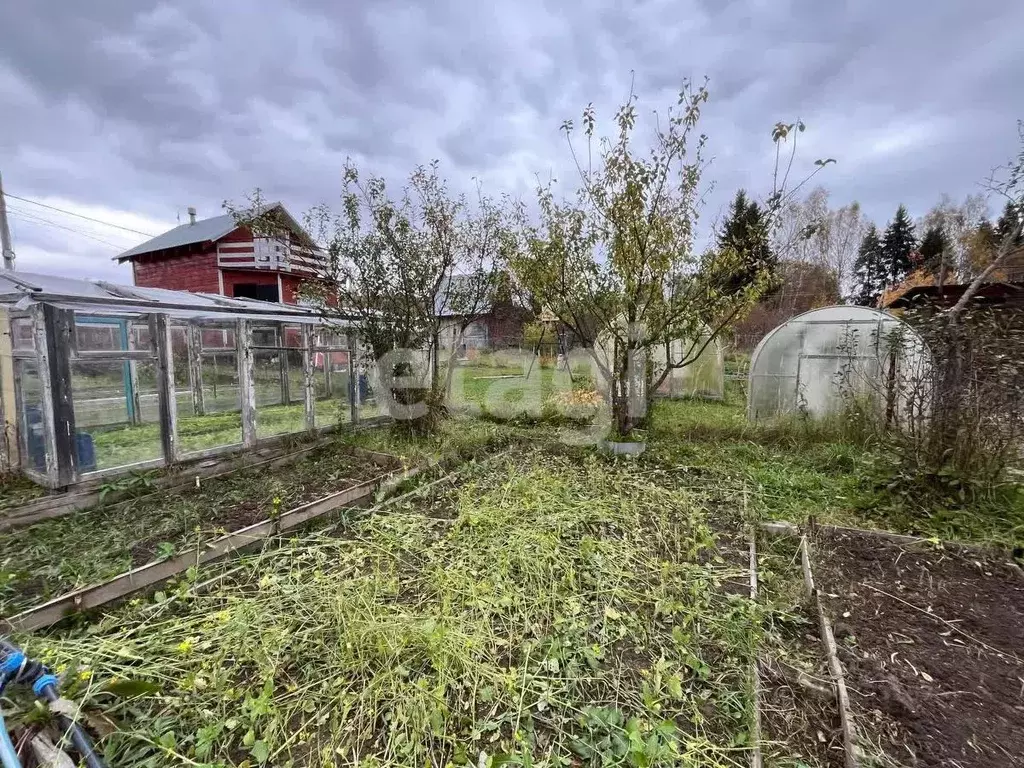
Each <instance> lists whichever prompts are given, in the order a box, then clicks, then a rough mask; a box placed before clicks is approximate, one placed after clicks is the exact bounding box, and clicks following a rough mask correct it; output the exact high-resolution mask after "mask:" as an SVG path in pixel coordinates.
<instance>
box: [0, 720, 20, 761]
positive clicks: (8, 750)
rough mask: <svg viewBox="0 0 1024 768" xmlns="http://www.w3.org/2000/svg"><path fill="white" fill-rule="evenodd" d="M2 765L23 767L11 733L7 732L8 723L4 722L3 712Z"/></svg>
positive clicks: (0, 730) (1, 736) (0, 729)
mask: <svg viewBox="0 0 1024 768" xmlns="http://www.w3.org/2000/svg"><path fill="white" fill-rule="evenodd" d="M0 766H3V768H21V761H20V760H18V754H17V753H16V752H15V751H14V744H12V743H11V737H10V734H8V733H7V725H6V724H5V723H4V716H3V713H2V712H0Z"/></svg>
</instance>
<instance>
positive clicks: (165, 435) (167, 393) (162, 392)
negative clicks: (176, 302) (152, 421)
mask: <svg viewBox="0 0 1024 768" xmlns="http://www.w3.org/2000/svg"><path fill="white" fill-rule="evenodd" d="M149 338H150V343H151V344H152V345H153V353H154V354H155V355H156V387H157V400H158V402H159V406H160V442H161V444H162V446H163V453H164V460H165V461H166V462H167V463H168V464H174V463H176V462H177V461H178V408H177V404H176V403H175V401H174V354H173V352H172V346H171V345H172V342H171V324H170V322H169V321H168V318H167V315H163V314H151V315H150V316H149Z"/></svg>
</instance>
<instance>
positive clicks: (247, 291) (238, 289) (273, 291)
mask: <svg viewBox="0 0 1024 768" xmlns="http://www.w3.org/2000/svg"><path fill="white" fill-rule="evenodd" d="M232 295H233V296H234V297H235V298H236V299H258V300H259V301H280V300H281V299H280V297H279V296H278V294H277V286H276V285H257V284H256V283H235V286H234V293H233V294H232Z"/></svg>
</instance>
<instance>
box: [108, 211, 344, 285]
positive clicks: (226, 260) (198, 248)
mask: <svg viewBox="0 0 1024 768" xmlns="http://www.w3.org/2000/svg"><path fill="white" fill-rule="evenodd" d="M269 211H275V212H276V214H277V220H278V221H279V222H280V223H281V224H282V225H283V229H284V230H286V231H285V232H283V233H282V234H279V235H276V236H274V237H253V234H252V232H250V231H249V229H248V228H246V227H244V226H239V225H238V223H237V222H236V221H235V220H234V218H232V216H231V215H230V214H225V215H223V216H214V217H213V218H212V219H203V220H200V221H197V220H196V217H195V209H194V208H189V222H188V223H187V224H182V225H181V226H178V227H175V228H174V229H172V230H169V231H168V232H164V233H163V234H162V235H159V236H158V237H154V238H153V239H152V240H148V241H147V242H145V243H142V244H141V245H137V246H135V247H134V248H130V249H128V250H127V251H125V252H124V253H122V254H121V255H120V256H118V257H117V261H118V262H119V263H124V262H126V261H129V262H131V265H132V275H133V277H134V280H135V285H139V286H144V287H147V288H170V289H172V290H179V291H192V292H193V293H212V294H219V295H221V296H229V297H238V298H246V299H262V300H264V301H277V302H282V303H285V304H294V303H296V297H297V294H298V290H299V286H300V284H301V283H302V282H303V281H304V280H309V279H315V278H317V277H322V276H323V275H324V261H323V257H322V254H321V252H320V251H319V249H318V248H317V247H316V244H315V243H314V242H313V241H312V239H311V238H310V237H309V235H308V234H307V233H306V232H305V230H303V228H302V227H301V226H300V225H299V223H298V222H297V221H296V220H295V219H294V217H292V215H291V214H289V213H288V211H287V210H285V208H284V206H283V205H281V204H280V203H270V204H268V205H266V206H265V207H264V213H265V212H269Z"/></svg>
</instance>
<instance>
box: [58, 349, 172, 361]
mask: <svg viewBox="0 0 1024 768" xmlns="http://www.w3.org/2000/svg"><path fill="white" fill-rule="evenodd" d="M74 357H75V359H76V360H96V361H101V360H141V361H143V362H145V361H147V360H152V359H153V353H152V352H150V351H149V350H147V349H86V350H79V351H76V352H75V354H74Z"/></svg>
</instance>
